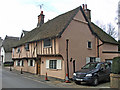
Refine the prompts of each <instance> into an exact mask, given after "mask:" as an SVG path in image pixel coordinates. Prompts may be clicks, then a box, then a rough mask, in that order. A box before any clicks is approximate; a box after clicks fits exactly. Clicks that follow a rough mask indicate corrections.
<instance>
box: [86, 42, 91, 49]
mask: <svg viewBox="0 0 120 90" xmlns="http://www.w3.org/2000/svg"><path fill="white" fill-rule="evenodd" d="M87 48H88V49H92V42H91V41H88V43H87Z"/></svg>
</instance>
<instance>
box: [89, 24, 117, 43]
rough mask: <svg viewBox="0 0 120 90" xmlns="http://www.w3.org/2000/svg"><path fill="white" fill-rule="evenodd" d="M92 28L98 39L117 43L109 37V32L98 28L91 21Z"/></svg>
mask: <svg viewBox="0 0 120 90" xmlns="http://www.w3.org/2000/svg"><path fill="white" fill-rule="evenodd" d="M91 27H92V30H93V31H94V32H95V33H96V34H97V36H98V37H99V39H100V40H101V41H102V42H104V43H111V44H118V42H117V41H116V40H115V39H114V38H113V37H111V36H110V35H109V34H107V33H106V32H104V31H103V30H102V29H101V28H99V27H98V26H97V25H95V24H94V23H91Z"/></svg>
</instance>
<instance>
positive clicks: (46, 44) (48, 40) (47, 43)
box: [44, 39, 52, 47]
mask: <svg viewBox="0 0 120 90" xmlns="http://www.w3.org/2000/svg"><path fill="white" fill-rule="evenodd" d="M51 46H52V42H51V40H50V39H45V40H44V47H51Z"/></svg>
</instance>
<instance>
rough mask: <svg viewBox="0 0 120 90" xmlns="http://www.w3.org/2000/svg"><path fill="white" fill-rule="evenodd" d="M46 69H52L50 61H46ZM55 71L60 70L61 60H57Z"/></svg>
mask: <svg viewBox="0 0 120 90" xmlns="http://www.w3.org/2000/svg"><path fill="white" fill-rule="evenodd" d="M46 68H47V69H52V68H50V60H46ZM56 69H59V70H60V69H62V60H57V62H56Z"/></svg>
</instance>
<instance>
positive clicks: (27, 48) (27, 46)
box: [25, 43, 29, 51]
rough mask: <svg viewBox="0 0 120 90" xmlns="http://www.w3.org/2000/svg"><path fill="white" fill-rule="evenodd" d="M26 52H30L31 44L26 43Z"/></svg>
mask: <svg viewBox="0 0 120 90" xmlns="http://www.w3.org/2000/svg"><path fill="white" fill-rule="evenodd" d="M25 50H26V51H29V43H26V44H25Z"/></svg>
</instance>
